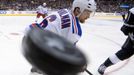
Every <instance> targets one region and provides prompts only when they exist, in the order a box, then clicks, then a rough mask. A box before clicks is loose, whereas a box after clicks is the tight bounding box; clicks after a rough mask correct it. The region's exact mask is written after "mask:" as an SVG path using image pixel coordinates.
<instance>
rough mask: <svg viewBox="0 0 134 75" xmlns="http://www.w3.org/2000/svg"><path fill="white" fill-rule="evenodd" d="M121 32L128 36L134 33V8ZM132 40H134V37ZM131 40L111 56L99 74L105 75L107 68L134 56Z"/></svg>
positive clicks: (130, 11) (101, 66)
mask: <svg viewBox="0 0 134 75" xmlns="http://www.w3.org/2000/svg"><path fill="white" fill-rule="evenodd" d="M121 31H122V32H123V33H124V34H125V35H127V36H128V35H129V33H131V34H133V33H134V8H131V9H130V10H129V12H128V16H127V18H126V20H125V21H124V25H123V26H122V27H121ZM131 38H134V36H132V37H131ZM131 38H130V36H128V38H127V39H126V41H125V43H124V45H123V46H122V48H121V50H119V51H118V52H116V53H115V54H114V55H112V56H110V57H109V58H108V59H107V60H106V61H105V62H104V63H103V64H101V65H100V66H99V68H98V72H99V73H100V74H102V75H103V74H104V72H105V70H106V69H107V67H109V66H111V65H114V64H116V63H118V62H120V61H123V60H125V59H128V58H130V57H131V56H132V55H133V54H134V43H133V40H132V39H131Z"/></svg>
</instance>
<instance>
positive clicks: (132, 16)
mask: <svg viewBox="0 0 134 75" xmlns="http://www.w3.org/2000/svg"><path fill="white" fill-rule="evenodd" d="M121 31H122V32H123V33H124V34H125V35H128V33H131V32H134V8H133V10H132V9H130V11H129V13H128V16H127V18H126V20H125V22H124V24H123V26H122V27H121Z"/></svg>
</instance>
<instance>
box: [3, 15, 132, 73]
mask: <svg viewBox="0 0 134 75" xmlns="http://www.w3.org/2000/svg"><path fill="white" fill-rule="evenodd" d="M34 20H35V16H0V60H1V61H0V74H1V75H29V73H30V68H31V65H30V64H29V63H28V62H27V61H26V60H25V58H24V57H23V56H22V53H21V40H22V36H23V32H24V29H25V27H26V26H27V25H29V24H31V23H33V22H34ZM122 24H123V22H122V19H121V18H111V19H104V18H103V17H102V18H99V19H97V18H90V19H88V20H87V21H86V23H85V24H82V29H83V36H82V38H81V39H80V41H79V42H78V44H77V45H78V46H79V47H80V48H81V50H82V51H83V52H84V53H85V55H86V56H87V59H88V60H89V63H88V70H90V71H91V72H92V73H93V74H94V75H99V74H97V68H98V66H99V65H100V64H101V63H102V62H104V60H106V58H107V57H109V56H110V55H112V54H114V53H115V52H116V51H118V50H120V47H121V45H122V44H123V42H124V41H125V38H126V36H124V35H123V33H122V32H121V31H120V27H121V26H122ZM133 58H134V57H131V58H130V59H128V60H126V61H123V62H120V63H118V64H116V65H114V66H112V67H110V68H108V69H107V70H106V74H107V75H134V71H133V69H134V65H133V64H134V59H133ZM80 75H88V74H87V73H85V72H84V73H81V74H80Z"/></svg>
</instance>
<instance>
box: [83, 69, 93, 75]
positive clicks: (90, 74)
mask: <svg viewBox="0 0 134 75" xmlns="http://www.w3.org/2000/svg"><path fill="white" fill-rule="evenodd" d="M85 71H86V72H87V73H88V74H89V75H93V74H92V73H91V72H90V71H89V70H87V69H85Z"/></svg>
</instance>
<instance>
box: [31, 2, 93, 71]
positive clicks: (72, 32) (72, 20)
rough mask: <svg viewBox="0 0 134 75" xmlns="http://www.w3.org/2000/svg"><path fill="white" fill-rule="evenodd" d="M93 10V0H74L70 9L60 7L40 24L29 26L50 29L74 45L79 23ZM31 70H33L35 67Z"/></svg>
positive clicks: (80, 32) (80, 31) (79, 30)
mask: <svg viewBox="0 0 134 75" xmlns="http://www.w3.org/2000/svg"><path fill="white" fill-rule="evenodd" d="M95 10H96V3H95V1H94V0H74V2H73V5H72V8H71V10H67V9H61V10H59V11H57V12H54V13H52V14H49V15H48V16H46V17H45V19H44V20H43V21H42V22H41V23H40V24H38V23H34V24H31V25H30V28H34V27H39V28H41V29H44V30H45V29H47V30H50V31H52V32H54V33H56V34H58V35H60V36H62V37H65V38H66V39H68V40H69V41H71V42H72V43H73V44H74V45H75V44H76V43H77V41H78V40H79V39H80V37H81V35H82V30H81V25H80V23H84V22H85V20H87V19H88V18H89V17H90V14H91V13H92V12H94V11H95ZM32 71H33V72H34V71H35V69H32Z"/></svg>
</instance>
